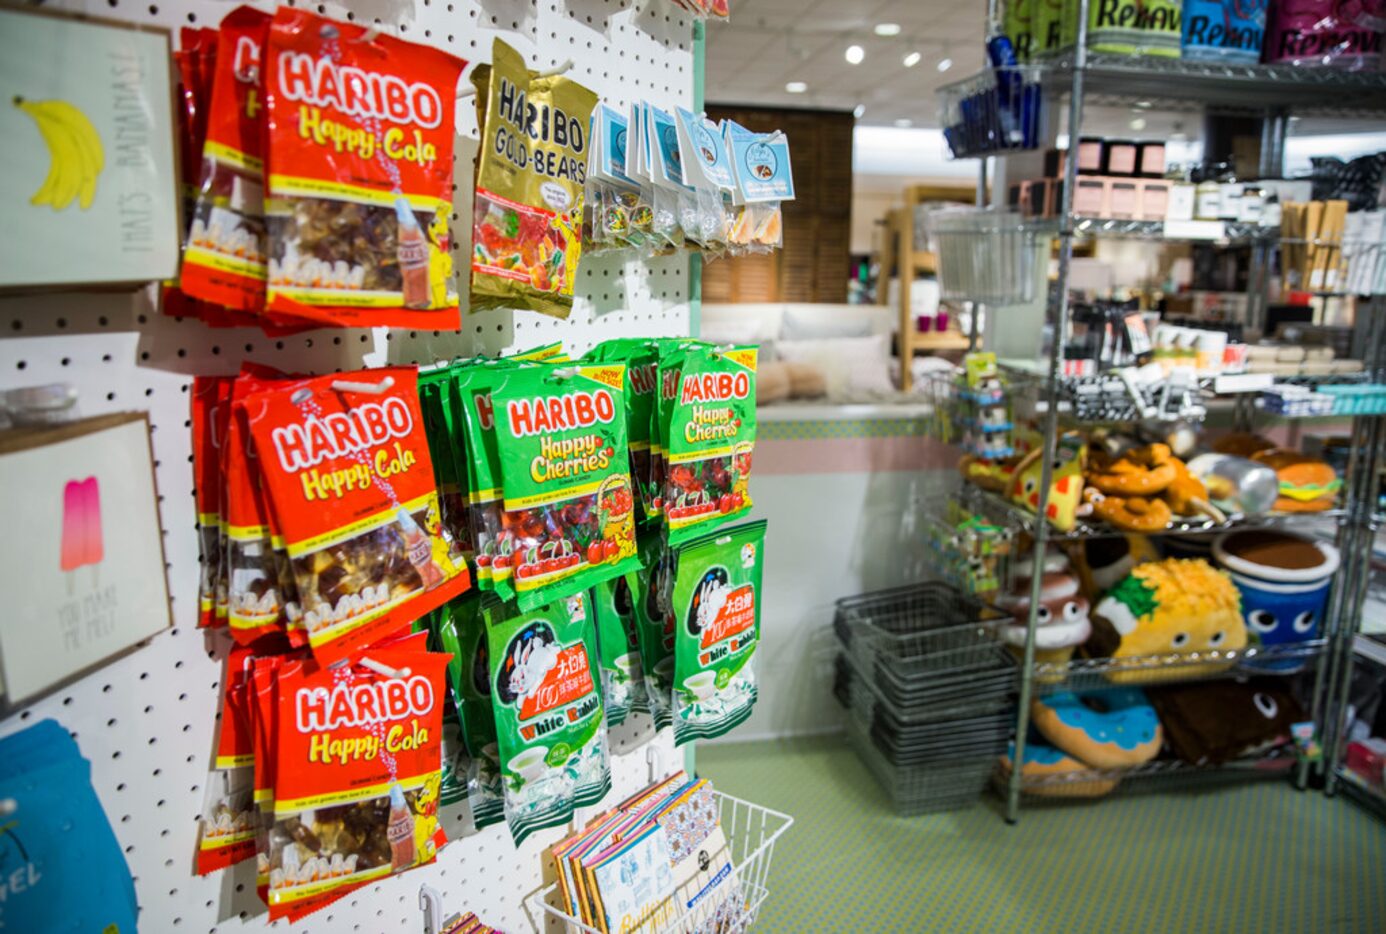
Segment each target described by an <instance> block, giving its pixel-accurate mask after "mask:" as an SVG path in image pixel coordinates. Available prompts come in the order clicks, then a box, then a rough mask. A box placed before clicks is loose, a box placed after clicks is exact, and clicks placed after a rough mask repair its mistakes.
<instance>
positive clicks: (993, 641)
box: [833, 581, 1010, 689]
mask: <svg viewBox="0 0 1386 934" xmlns="http://www.w3.org/2000/svg"><path fill="white" fill-rule="evenodd" d="M1009 619H1010V618H1009V617H1007V616H1005V615H1004V614H1002V613H1001V612H1000V611H999V610H995V609H993V608H991V607H988V606H987V605H985V604H983V603H981V602H980V601H978V600H975V599H973V598H972V597H969V596H967V595H966V594H964V593H962V592H961V591H959V590H958V589H956V588H955V587H952V586H950V585H948V584H944V583H941V582H939V581H927V582H924V583H920V584H909V585H906V586H904V587H896V588H892V589H890V590H881V591H876V592H875V593H868V594H861V595H860V596H855V597H844V598H842V599H841V600H838V601H837V610H836V613H835V614H834V616H833V629H834V631H835V632H836V633H837V637H838V640H839V641H840V642H841V643H842V644H843V646H845V647H846V649H847V652H848V654H849V655H851V657H852V661H853V662H854V663H855V664H856V666H857V669H858V670H859V671H861V672H863V673H865V672H873V673H874V672H876V671H878V670H879V671H881V672H884V673H885V675H886V677H889V678H892V679H893V680H894V681H895V682H896V683H897V684H898V685H901V686H903V687H904V688H905V689H908V688H909V687H913V686H915V685H916V683H917V679H919V678H921V677H925V676H934V677H937V676H939V675H943V674H946V673H950V672H951V673H961V672H969V671H979V670H980V671H985V670H995V669H996V667H997V664H998V658H999V656H998V655H997V650H998V648H1000V647H1001V646H1002V641H1001V635H1000V627H1001V626H1002V625H1003V624H1004V623H1005V622H1007V621H1009ZM878 663H879V664H878Z"/></svg>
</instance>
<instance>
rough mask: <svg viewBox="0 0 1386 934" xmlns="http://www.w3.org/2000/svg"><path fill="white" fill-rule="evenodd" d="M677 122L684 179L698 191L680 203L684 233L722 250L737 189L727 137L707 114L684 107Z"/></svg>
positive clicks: (679, 109)
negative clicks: (730, 204) (697, 112)
mask: <svg viewBox="0 0 1386 934" xmlns="http://www.w3.org/2000/svg"><path fill="white" fill-rule="evenodd" d="M674 123H675V128H676V129H677V133H678V145H679V164H680V166H681V167H682V168H683V178H684V181H685V182H686V183H687V184H689V185H691V186H693V190H694V197H693V199H692V200H691V201H689V200H688V199H686V198H685V199H680V202H679V203H680V210H681V212H683V215H682V227H683V232H684V235H685V236H687V237H688V238H689V239H690V240H693V241H694V242H696V243H699V244H701V245H702V246H703V247H704V248H705V249H707V250H716V251H720V250H722V249H723V248H725V246H726V239H727V211H728V210H729V205H728V204H726V202H727V200H728V199H729V198H730V196H731V194H732V192H733V191H734V190H735V188H736V176H735V175H734V174H733V172H732V167H731V157H730V155H728V153H727V140H726V137H725V135H724V134H723V133H722V131H721V129H720V128H719V127H718V126H717V124H715V123H713V122H712V121H711V120H708V119H707V117H706V116H705V115H697V114H693V113H692V112H690V111H687V110H684V109H683V108H682V107H680V108H678V109H676V110H675V111H674Z"/></svg>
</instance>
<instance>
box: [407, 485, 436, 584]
mask: <svg viewBox="0 0 1386 934" xmlns="http://www.w3.org/2000/svg"><path fill="white" fill-rule="evenodd" d="M399 524H400V525H401V526H402V527H403V529H404V549H405V551H406V552H407V553H408V555H409V563H410V564H412V565H414V570H416V571H418V572H419V577H420V578H422V579H423V586H424V590H432V589H433V588H434V587H437V586H438V585H439V584H441V583H442V582H443V572H442V571H440V570H439V569H438V565H437V564H435V563H434V562H433V543H432V541H431V540H430V539H429V537H428V536H427V535H425V534H424V532H423V529H421V528H419V524H418V523H417V522H415V521H414V517H413V516H411V515H410V514H409V510H407V509H405V508H404V507H403V506H401V507H400V510H399Z"/></svg>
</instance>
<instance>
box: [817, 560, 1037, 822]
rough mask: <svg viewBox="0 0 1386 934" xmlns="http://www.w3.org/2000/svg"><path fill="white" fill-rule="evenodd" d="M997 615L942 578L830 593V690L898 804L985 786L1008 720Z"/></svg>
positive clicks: (1011, 660) (965, 798)
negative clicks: (833, 651)
mask: <svg viewBox="0 0 1386 934" xmlns="http://www.w3.org/2000/svg"><path fill="white" fill-rule="evenodd" d="M1005 622H1006V617H1003V616H1002V614H1000V613H998V612H996V611H995V610H992V609H991V608H989V607H987V606H985V605H984V604H982V603H979V602H978V601H976V600H975V599H973V598H971V597H969V596H966V595H965V594H963V593H962V592H961V591H958V590H956V589H955V588H953V587H952V586H950V585H948V584H944V583H940V582H932V581H931V582H927V583H922V584H912V585H909V586H906V587H899V588H895V589H892V590H883V591H878V592H875V593H869V594H862V595H860V596H855V597H845V598H843V599H842V600H839V601H838V603H837V612H836V614H835V616H834V619H833V629H834V632H835V633H836V636H837V639H838V643H839V648H840V652H839V656H838V659H837V679H836V684H835V692H836V694H837V697H838V699H839V701H841V703H842V704H843V706H844V707H846V708H847V710H848V711H849V714H850V715H849V717H848V734H849V736H850V737H851V739H852V742H853V744H854V745H855V747H856V749H857V752H858V754H859V755H860V756H861V758H862V761H863V762H865V763H866V765H867V766H868V767H869V768H870V769H871V771H872V772H873V773H874V774H875V775H876V777H877V778H878V779H879V780H880V782H881V784H882V785H883V786H884V787H885V790H886V792H887V794H889V795H890V798H891V800H892V802H893V803H894V805H895V809H896V810H897V811H898V812H900V813H902V814H919V813H924V812H927V811H940V810H947V809H950V808H957V807H964V806H966V805H967V804H969V803H971V802H972V801H975V800H976V798H977V796H978V795H979V794H980V793H981V792H982V791H983V790H984V789H985V788H986V786H987V779H988V776H989V775H990V774H991V771H992V769H993V768H994V767H995V765H996V761H997V757H998V756H1000V755H1001V754H1002V753H1003V752H1004V751H1005V749H1006V743H1007V741H1008V739H1009V736H1010V730H1011V728H1012V726H1013V721H1014V714H1013V706H1012V704H1013V700H1014V697H1013V694H1014V689H1015V686H1016V659H1015V657H1014V656H1013V655H1012V654H1011V653H1010V652H1009V651H1008V650H1007V649H1006V648H1005V647H1004V646H1003V644H1002V642H1001V639H1000V634H999V627H1000V626H1002V625H1004V624H1005Z"/></svg>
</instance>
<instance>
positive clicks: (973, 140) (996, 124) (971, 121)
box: [938, 65, 1044, 159]
mask: <svg viewBox="0 0 1386 934" xmlns="http://www.w3.org/2000/svg"><path fill="white" fill-rule="evenodd" d="M1040 75H1041V71H1040V70H1039V69H1038V68H1035V67H1034V66H1030V65H1015V66H1011V67H1008V68H990V69H987V70H986V71H983V72H982V73H980V74H977V75H973V76H971V77H969V78H965V79H963V80H962V81H957V82H954V83H953V84H949V85H946V86H944V87H942V88H939V91H938V101H939V123H940V125H941V126H942V127H943V138H944V139H945V140H946V141H947V142H948V150H949V152H950V153H952V155H953V158H954V159H967V158H971V157H973V156H989V155H991V154H993V153H998V152H1019V151H1021V150H1026V149H1036V148H1038V147H1039V144H1040V127H1041V121H1042V119H1043V115H1044V99H1043V95H1042V94H1041V92H1040V83H1039V78H1040Z"/></svg>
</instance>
